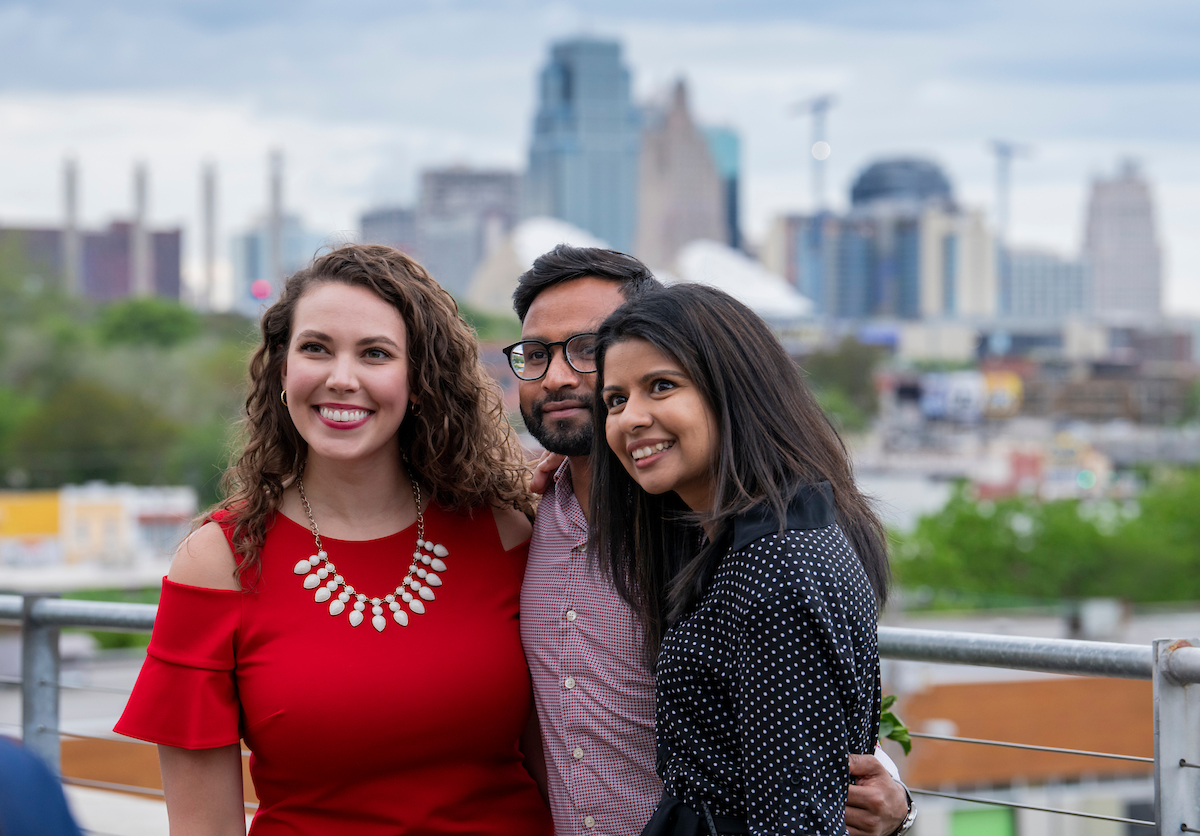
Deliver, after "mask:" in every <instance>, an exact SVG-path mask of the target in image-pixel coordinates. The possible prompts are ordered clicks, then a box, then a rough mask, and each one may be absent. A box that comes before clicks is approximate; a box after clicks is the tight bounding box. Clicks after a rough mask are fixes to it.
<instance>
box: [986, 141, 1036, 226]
mask: <svg viewBox="0 0 1200 836" xmlns="http://www.w3.org/2000/svg"><path fill="white" fill-rule="evenodd" d="M991 144H992V153H993V154H995V155H996V238H997V240H998V242H999V243H1000V246H1002V247H1006V246H1008V222H1009V207H1010V205H1011V204H1010V203H1009V199H1010V189H1011V176H1012V161H1013V158H1015V157H1028V156H1029V155H1031V154H1032V153H1033V148H1031V147H1030V146H1028V145H1020V144H1018V143H1016V142H1009V141H1008V140H1004V139H993V140H992V143H991Z"/></svg>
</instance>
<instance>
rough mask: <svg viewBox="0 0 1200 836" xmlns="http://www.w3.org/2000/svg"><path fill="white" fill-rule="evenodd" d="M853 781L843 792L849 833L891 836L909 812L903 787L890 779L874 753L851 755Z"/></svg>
mask: <svg viewBox="0 0 1200 836" xmlns="http://www.w3.org/2000/svg"><path fill="white" fill-rule="evenodd" d="M850 776H851V777H852V778H853V779H854V783H852V784H851V785H850V790H849V792H848V794H847V796H846V828H847V830H849V831H850V836H890V834H892V833H895V832H896V830H897V828H899V827H900V824H901V823H902V822H903V821H904V819H905V817H906V816H907V815H908V796H907V794H906V793H905V792H904V787H903V786H901V785H900V784H899V783H897V782H896V781H894V780H893V779H892V776H891V775H889V774H888V771H887V769H885V768H884V766H883V764H882V763H880V761H879V759H878V758H876V757H874V756H873V755H851V756H850Z"/></svg>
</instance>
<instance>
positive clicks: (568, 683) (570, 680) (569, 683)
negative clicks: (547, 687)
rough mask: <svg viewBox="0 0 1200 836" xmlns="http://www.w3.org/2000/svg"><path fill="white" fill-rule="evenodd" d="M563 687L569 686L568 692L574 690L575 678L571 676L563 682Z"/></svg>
mask: <svg viewBox="0 0 1200 836" xmlns="http://www.w3.org/2000/svg"><path fill="white" fill-rule="evenodd" d="M563 685H565V686H567V690H568V691H569V690H571V689H572V688H574V687H575V679H574V677H570V676H568V677H567V678H566V680H565V681H564V682H563Z"/></svg>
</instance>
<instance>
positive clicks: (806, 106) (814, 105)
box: [791, 93, 837, 214]
mask: <svg viewBox="0 0 1200 836" xmlns="http://www.w3.org/2000/svg"><path fill="white" fill-rule="evenodd" d="M836 102H837V99H836V97H834V96H833V95H832V94H829V93H826V94H824V95H821V96H813V97H812V98H810V99H805V100H804V101H800V102H796V103H795V104H794V105H792V107H791V112H792V113H795V114H801V115H803V114H808V113H811V114H812V120H813V132H812V136H813V144H812V149H811V151H812V158H813V174H812V188H813V212H814V214H815V213H820V212H822V211H823V210H824V209H825V160H826V159H827V158H828V157H829V152H830V148H829V143H828V142H826V141H825V114H826V113H828V112H829V108H831V107H833V106H834V104H836Z"/></svg>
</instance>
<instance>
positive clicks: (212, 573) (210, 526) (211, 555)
mask: <svg viewBox="0 0 1200 836" xmlns="http://www.w3.org/2000/svg"><path fill="white" fill-rule="evenodd" d="M236 571H237V561H236V560H235V559H234V557H233V551H232V550H231V549H230V548H229V541H228V540H226V539H225V532H224V531H222V530H221V526H219V525H218V524H217V523H215V522H209V523H205V524H204V525H202V526H200V528H198V529H196V531H194V532H192V534H191V536H189V537H188V538H187V539H186V540H184V541H183V542H182V543H181V544H180V545H179V549H178V550H177V551H176V552H175V558H174V559H173V560H172V561H171V570H170V571H169V572H168V573H167V578H169V579H170V580H172V581H174V582H175V583H182V584H187V585H188V586H199V587H204V588H205V589H232V590H234V591H240V590H241V587H240V586H239V585H238V582H237V578H236V577H235V573H236Z"/></svg>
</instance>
